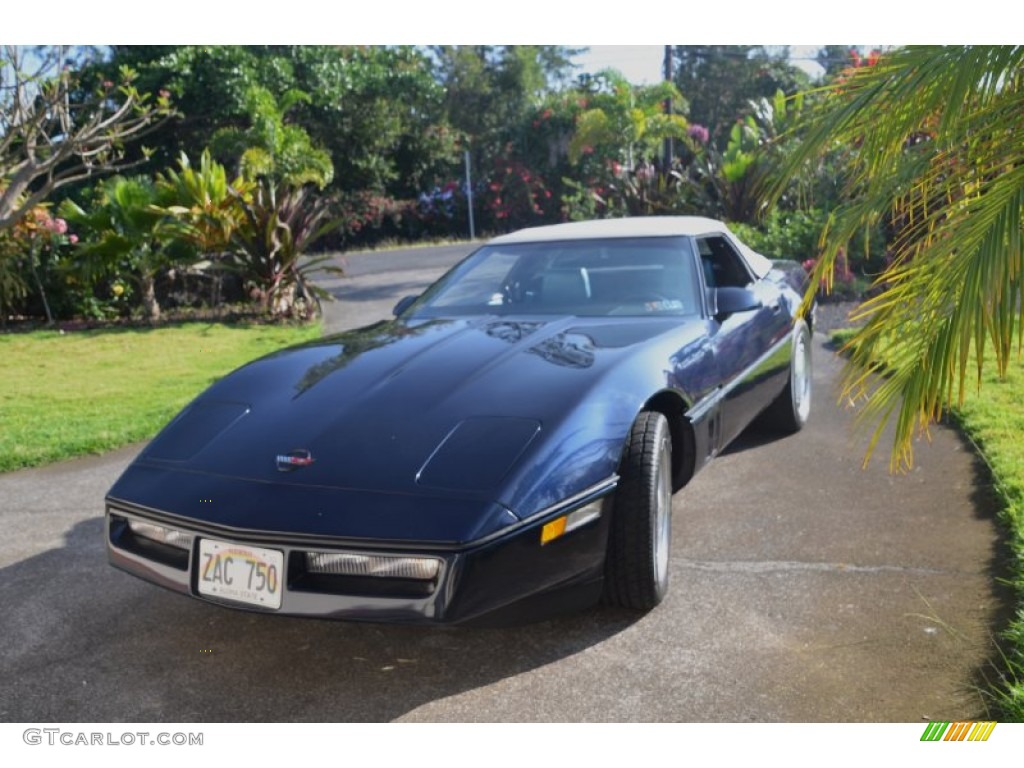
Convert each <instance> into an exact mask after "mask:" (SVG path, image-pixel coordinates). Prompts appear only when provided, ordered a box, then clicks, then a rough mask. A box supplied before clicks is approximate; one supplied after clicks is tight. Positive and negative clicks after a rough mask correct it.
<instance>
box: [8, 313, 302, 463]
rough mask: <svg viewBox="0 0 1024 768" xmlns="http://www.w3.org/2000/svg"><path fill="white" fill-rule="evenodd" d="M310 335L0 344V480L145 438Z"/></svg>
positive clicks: (184, 335) (50, 336)
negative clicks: (221, 383)
mask: <svg viewBox="0 0 1024 768" xmlns="http://www.w3.org/2000/svg"><path fill="white" fill-rule="evenodd" d="M319 335H320V326H319V325H314V326H306V327H288V326H269V325H218V324H209V323H187V324H184V325H175V326H166V327H162V328H142V329H114V330H97V331H79V332H73V333H65V334H61V333H60V332H58V331H36V332H33V333H25V334H10V335H0V472H4V471H8V470H12V469H18V468H20V467H30V466H34V465H38V464H44V463H46V462H50V461H55V460H57V459H64V458H68V457H71V456H77V455H81V454H86V453H99V452H102V451H106V450H110V449H112V448H116V447H118V446H121V445H125V444H127V443H131V442H134V441H137V440H145V439H147V438H149V437H152V436H153V435H154V434H156V432H157V430H159V429H160V428H161V427H162V426H163V425H164V424H166V423H167V422H168V421H169V420H170V419H171V417H172V416H174V415H175V414H176V413H177V412H178V411H179V410H180V409H181V408H182V406H184V405H185V404H186V403H188V402H189V401H190V400H191V399H192V398H193V397H195V396H196V395H197V394H199V393H200V392H201V391H202V390H203V389H204V388H206V387H207V386H208V385H209V384H210V383H212V382H213V381H215V380H216V379H218V378H220V377H221V376H223V375H224V374H226V373H228V372H229V371H231V370H233V369H234V368H237V367H238V366H240V365H242V364H243V363H245V362H248V361H249V360H252V359H254V358H256V357H259V356H260V355H263V354H265V353H267V352H271V351H273V350H275V349H279V348H281V347H283V346H286V345H288V344H293V343H296V342H299V341H305V340H307V339H313V338H317V337H319Z"/></svg>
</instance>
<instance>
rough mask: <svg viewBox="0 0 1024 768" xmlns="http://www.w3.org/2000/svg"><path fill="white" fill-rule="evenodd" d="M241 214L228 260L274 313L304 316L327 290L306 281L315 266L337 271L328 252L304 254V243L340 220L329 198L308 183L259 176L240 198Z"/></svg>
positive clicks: (308, 243) (306, 245)
mask: <svg viewBox="0 0 1024 768" xmlns="http://www.w3.org/2000/svg"><path fill="white" fill-rule="evenodd" d="M242 208H243V214H244V219H243V222H242V225H241V226H240V227H239V228H238V229H236V230H235V231H234V233H233V235H232V242H233V244H234V250H233V251H232V253H231V254H230V256H229V257H228V264H229V265H230V266H231V267H232V268H234V269H236V270H237V271H238V272H239V273H240V274H241V275H242V276H243V278H244V279H245V280H246V281H247V283H248V284H249V285H250V286H251V288H252V292H253V296H254V298H256V299H257V300H258V301H259V302H260V303H261V304H262V305H263V306H264V308H265V309H266V310H267V311H268V312H269V313H270V314H271V315H274V316H286V317H300V318H303V319H309V318H311V317H313V316H314V315H315V314H316V313H317V310H318V306H319V301H320V300H321V299H324V298H329V297H330V294H329V293H327V291H325V290H324V289H323V288H320V287H319V286H317V285H314V284H313V283H312V282H311V281H310V275H311V274H313V273H314V272H326V273H334V274H340V273H341V271H342V270H341V269H340V268H339V267H336V266H333V265H330V264H328V263H327V262H328V261H329V260H330V255H329V254H322V255H319V256H312V257H310V256H307V255H306V254H307V251H308V250H309V248H310V247H311V246H312V245H313V244H314V243H315V242H316V241H317V240H319V239H320V238H321V237H323V236H324V235H326V234H327V233H328V232H331V231H333V230H335V229H337V228H338V227H340V226H341V225H342V224H343V223H344V220H343V219H342V218H341V217H338V216H336V215H334V214H333V212H332V210H331V205H330V202H329V200H327V199H326V198H324V197H318V196H316V195H315V193H314V191H313V190H312V189H311V188H310V187H308V186H307V187H302V188H300V189H295V188H285V189H284V190H283V191H282V190H281V189H280V188H279V187H278V186H277V184H275V183H274V182H273V181H272V180H270V179H261V180H260V182H259V183H258V185H257V186H256V189H255V191H254V192H253V194H252V196H251V199H247V200H243V202H242Z"/></svg>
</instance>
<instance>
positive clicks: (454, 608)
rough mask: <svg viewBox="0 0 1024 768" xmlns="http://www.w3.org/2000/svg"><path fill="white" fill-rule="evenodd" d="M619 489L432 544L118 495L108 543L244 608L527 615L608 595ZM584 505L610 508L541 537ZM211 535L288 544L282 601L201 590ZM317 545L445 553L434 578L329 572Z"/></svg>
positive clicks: (422, 617) (402, 617) (162, 575)
mask: <svg viewBox="0 0 1024 768" xmlns="http://www.w3.org/2000/svg"><path fill="white" fill-rule="evenodd" d="M614 488H615V482H614V480H611V481H609V482H608V483H605V484H602V485H601V486H599V487H595V488H593V489H589V490H588V491H587V492H584V493H583V494H580V495H578V496H576V497H574V498H573V499H571V500H569V501H567V502H564V503H562V504H559V505H557V506H555V507H552V508H551V509H550V510H548V511H546V512H545V513H543V514H541V515H537V516H536V517H534V518H531V519H530V520H529V521H526V522H524V523H521V524H519V525H517V526H514V527H513V528H512V529H510V530H509V531H507V532H502V533H499V534H495V535H491V536H488V537H487V538H485V539H482V540H480V541H477V542H473V543H470V544H466V545H459V546H455V545H453V546H440V545H426V546H423V547H418V546H415V545H409V544H402V545H396V544H394V543H390V544H389V543H388V542H374V541H343V540H338V539H325V538H323V537H305V538H304V537H298V536H295V535H283V534H275V533H271V532H256V531H241V530H237V529H229V528H225V527H220V526H212V525H208V524H205V523H202V522H201V521H197V520H194V519H190V518H179V517H176V516H172V515H167V514H164V513H161V512H158V511H155V510H150V509H143V508H137V507H134V506H133V505H130V504H127V503H124V502H122V501H118V500H111V499H108V506H107V513H106V539H107V550H108V554H109V558H110V562H111V564H112V565H114V566H115V567H117V568H120V569H122V570H124V571H127V572H128V573H131V574H133V575H135V576H138V577H140V578H142V579H145V580H146V581H150V582H152V583H154V584H158V585H160V586H162V587H165V588H167V589H170V590H172V591H174V592H179V593H181V594H185V595H189V596H191V597H195V598H197V599H201V600H206V601H208V602H213V603H218V604H221V605H224V606H227V607H232V608H239V609H242V610H252V611H260V612H271V613H280V614H283V615H288V616H307V617H316V618H323V619H346V620H362V621H380V622H401V623H462V622H469V621H477V620H480V619H483V618H484V617H487V616H495V615H499V614H500V615H503V616H504V615H506V614H509V615H511V617H514V618H520V617H522V616H524V615H525V616H530V615H531V607H530V606H531V605H537V606H541V605H546V604H548V603H549V602H550V601H549V598H550V597H551V596H552V595H554V594H556V593H557V594H560V593H564V594H566V595H573V596H574V598H575V599H581V600H585V599H590V598H596V596H597V595H598V594H599V591H600V583H601V578H602V573H603V566H604V557H605V550H606V546H607V540H608V526H609V522H610V518H611V504H612V501H611V499H612V491H613V490H614ZM584 507H587V508H590V509H597V510H599V511H600V515H598V516H596V517H593V518H592V519H589V520H588V522H586V524H584V525H581V526H580V527H579V528H577V529H575V530H572V531H571V532H570V533H567V534H565V535H564V536H561V537H559V538H557V539H555V540H553V541H547V542H546V543H543V544H542V543H541V538H542V537H541V531H542V530H543V528H544V526H545V525H546V524H548V523H550V522H552V521H553V520H558V519H559V518H560V517H563V516H565V515H566V514H568V513H571V512H573V511H574V510H580V509H582V508H584ZM129 521H136V525H135V528H136V529H138V528H139V527H140V526H138V524H137V523H139V522H141V523H150V524H153V525H157V526H163V527H166V528H168V529H172V530H173V531H175V532H177V533H179V534H182V535H181V536H179V537H177V539H176V543H175V545H174V546H172V545H169V544H167V543H161V542H159V541H155V540H152V539H148V538H146V537H145V536H140V535H138V534H137V533H136V532H135V531H133V530H132V526H130V525H129ZM202 539H207V540H213V541H216V542H220V543H222V544H227V545H238V546H248V547H260V548H263V549H269V550H274V551H277V552H280V553H281V554H282V556H283V564H284V568H283V571H284V574H283V578H282V586H281V595H280V601H281V602H280V607H279V608H277V609H274V610H269V609H266V608H261V607H258V606H254V605H250V604H247V603H240V602H237V601H234V600H225V599H220V598H217V597H212V596H210V595H206V594H201V593H200V591H199V588H198V579H199V570H200V567H199V563H200V558H199V550H200V541H201V540H202ZM309 552H317V553H324V552H328V553H339V554H343V553H351V554H356V555H370V556H381V555H383V556H385V557H387V556H391V557H421V558H436V559H437V560H438V561H439V562H440V566H439V568H438V570H437V573H436V575H435V576H434V577H433V578H431V579H409V578H391V577H368V576H352V575H345V576H337V575H325V574H322V573H314V572H312V571H311V569H310V567H309V564H308V563H309V559H308V557H307V553H309Z"/></svg>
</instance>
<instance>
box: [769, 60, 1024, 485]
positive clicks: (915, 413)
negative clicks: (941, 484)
mask: <svg viewBox="0 0 1024 768" xmlns="http://www.w3.org/2000/svg"><path fill="white" fill-rule="evenodd" d="M1022 114H1024V46H914V47H908V48H901V49H897V50H894V51H891V52H888V53H886V54H884V55H883V56H881V58H880V59H878V60H877V61H876V62H875V63H874V64H873V65H871V66H862V67H859V68H856V69H853V70H851V71H850V72H848V73H847V76H846V77H844V78H842V79H840V80H839V81H838V82H837V83H836V84H835V85H834V86H833V87H832V91H831V96H830V98H828V99H826V100H824V101H823V103H822V104H821V105H820V107H819V109H817V110H816V111H815V112H814V113H812V115H813V122H812V123H811V124H810V126H809V127H808V131H807V134H806V136H805V138H804V139H803V140H802V142H801V144H800V145H799V147H798V148H797V150H796V151H794V153H793V155H792V157H791V158H790V160H789V162H788V164H787V167H786V170H787V171H788V173H789V175H794V174H797V173H799V171H800V169H801V168H802V167H803V165H804V163H805V162H807V161H809V160H811V159H813V158H814V157H816V156H817V155H819V154H820V153H821V152H823V151H826V150H828V149H830V148H832V147H834V146H835V145H837V144H845V145H846V146H848V147H850V148H851V152H850V158H849V162H850V174H849V176H848V178H847V181H846V185H847V186H846V190H847V193H848V200H849V201H850V202H848V203H847V204H845V205H844V206H843V207H842V208H841V209H839V210H838V211H836V212H835V218H834V222H833V224H832V226H831V227H830V228H829V229H828V230H827V233H826V234H827V247H826V250H825V252H824V255H823V257H822V258H821V259H819V262H818V265H817V268H816V270H815V273H814V277H815V278H816V279H815V284H817V283H823V284H826V285H827V284H828V283H829V280H830V277H831V274H832V270H833V268H834V265H835V263H836V260H837V257H838V256H839V254H841V253H842V250H843V248H844V247H845V244H846V243H847V242H848V241H849V240H850V239H851V238H852V237H853V236H854V235H855V234H856V233H857V232H858V231H860V230H861V229H863V228H864V227H865V226H866V225H870V224H872V223H874V222H877V221H878V220H879V219H882V218H888V219H889V220H890V222H891V224H892V226H893V228H894V231H895V239H894V240H893V241H892V243H891V248H892V252H891V254H890V263H889V266H888V267H887V268H886V270H885V271H884V273H883V274H882V275H881V276H880V277H879V278H878V280H877V282H876V286H877V288H878V289H879V293H878V295H877V296H875V297H874V298H872V299H870V300H868V302H867V303H866V304H865V305H864V307H863V309H862V312H863V314H864V316H865V317H866V319H867V322H866V324H865V325H864V326H863V327H862V328H861V329H860V330H859V331H858V333H857V336H856V337H855V340H854V342H853V345H852V365H851V367H850V368H849V369H848V375H847V378H846V392H847V394H848V395H850V396H861V395H863V396H865V397H866V398H867V405H866V407H865V408H864V409H863V411H862V413H863V414H864V415H865V416H867V417H869V418H872V417H873V418H877V419H878V421H879V423H878V426H877V428H876V430H875V432H874V436H873V440H872V443H871V445H872V447H874V445H875V443H876V442H877V440H878V439H879V438H880V435H881V434H882V428H883V427H884V425H885V423H886V422H887V421H889V420H890V419H892V418H895V443H894V445H893V450H892V455H891V460H892V464H893V466H894V467H898V466H908V465H910V463H911V462H912V460H913V437H914V434H915V432H916V431H917V430H918V429H919V428H921V429H923V428H927V426H928V424H929V423H931V422H932V421H934V420H935V419H937V418H938V417H939V416H940V415H941V413H942V412H943V411H944V410H945V409H946V408H948V407H950V406H951V405H953V404H954V403H957V402H959V401H960V400H961V399H962V398H963V395H964V391H965V387H966V386H967V379H968V375H967V374H968V368H970V367H973V368H974V369H975V371H976V376H977V378H976V383H977V386H980V384H981V371H982V368H983V366H984V365H985V362H986V360H985V357H986V349H992V350H993V351H994V355H995V365H996V368H997V370H998V371H999V372H1000V373H1005V371H1006V369H1007V365H1008V364H1009V361H1010V357H1011V355H1012V354H1013V344H1014V340H1016V341H1017V344H1018V348H1019V346H1020V344H1021V328H1022V326H1024V253H1022V246H1021V243H1022V240H1024V142H1022V141H1021V139H1020V116H1021V115H1022ZM883 115H884V119H880V116H883ZM777 191H778V190H776V192H777ZM883 356H884V359H885V362H886V366H887V373H888V375H887V376H886V377H885V378H884V379H882V380H875V379H874V378H872V376H871V375H870V373H871V371H872V370H874V369H875V367H876V366H877V363H878V361H879V360H880V359H881V358H882V357H883ZM972 364H973V365H972Z"/></svg>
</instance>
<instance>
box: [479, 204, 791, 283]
mask: <svg viewBox="0 0 1024 768" xmlns="http://www.w3.org/2000/svg"><path fill="white" fill-rule="evenodd" d="M717 234H722V235H726V236H728V238H729V240H730V242H732V244H733V245H734V246H735V247H736V250H738V251H739V252H740V254H741V255H742V256H743V258H744V259H745V260H746V262H747V264H748V265H749V266H750V269H751V270H752V271H753V272H754V274H755V275H757V276H758V277H764V276H765V275H767V274H768V272H769V271H770V270H771V268H772V263H771V261H769V260H768V259H766V258H765V257H764V256H762V255H761V254H759V253H757V251H754V250H752V249H750V248H748V247H747V246H746V245H744V244H743V243H742V242H740V241H739V239H738V238H737V237H736V235H734V234H733V233H732V232H730V231H729V228H728V227H727V226H726V225H725V224H724V223H723V222H721V221H718V220H716V219H706V218H704V217H702V216H636V217H632V218H624V219H595V220H593V221H573V222H568V223H566V224H550V225H548V226H544V227H530V228H529V229H520V230H519V231H518V232H511V233H509V234H507V235H500V236H499V237H496V238H494V239H493V240H490V241H488V244H489V245H510V244H513V243H550V242H559V241H566V240H598V239H605V238H610V237H673V236H676V237H678V236H686V237H699V236H701V235H717Z"/></svg>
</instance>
